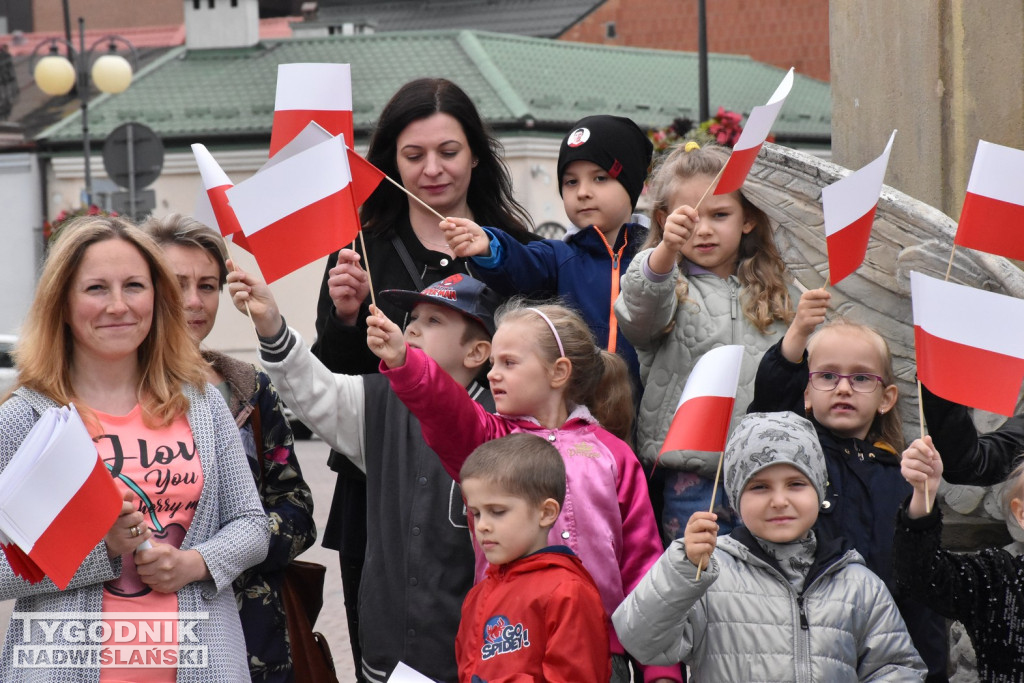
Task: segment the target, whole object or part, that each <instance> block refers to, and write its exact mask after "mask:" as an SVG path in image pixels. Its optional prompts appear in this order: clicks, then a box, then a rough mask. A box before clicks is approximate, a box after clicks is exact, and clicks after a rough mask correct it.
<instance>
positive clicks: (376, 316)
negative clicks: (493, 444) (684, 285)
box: [367, 302, 681, 683]
mask: <svg viewBox="0 0 1024 683" xmlns="http://www.w3.org/2000/svg"><path fill="white" fill-rule="evenodd" d="M371 312H372V315H371V316H370V317H369V318H368V325H369V328H368V332H367V344H368V345H369V347H370V350H371V351H373V352H374V353H375V354H377V355H378V356H379V357H380V358H381V360H382V361H383V362H382V367H381V369H382V371H384V374H385V375H387V377H388V379H389V381H390V382H391V386H392V388H393V389H394V390H395V393H396V394H397V395H398V396H399V398H401V399H402V402H403V403H405V405H406V406H407V407H408V408H409V410H410V411H412V413H413V414H414V415H415V416H416V417H417V418H418V419H419V421H420V424H421V426H422V429H423V437H424V439H425V440H426V442H427V444H428V445H430V447H431V448H433V449H434V451H436V452H437V454H438V455H439V456H440V458H441V461H442V463H443V464H444V467H445V469H446V470H447V471H448V473H449V474H450V475H451V476H452V478H455V479H456V480H457V479H458V474H459V469H460V468H461V467H462V463H463V462H464V461H465V460H466V458H467V457H469V454H470V453H471V452H472V451H473V449H474V448H476V447H477V446H479V445H480V444H482V443H484V442H485V441H489V440H490V439H495V438H498V437H501V436H505V435H506V434H511V433H513V432H529V433H532V434H536V435H537V436H538V437H541V438H544V439H547V440H548V441H549V442H551V443H552V444H553V445H554V446H555V447H556V448H557V449H558V451H559V452H560V453H561V454H562V458H563V460H564V462H565V469H566V480H567V486H566V497H565V504H564V506H563V508H562V514H561V515H560V516H559V518H558V521H557V522H556V523H555V525H554V526H553V527H552V529H551V532H550V535H549V540H550V542H551V543H552V544H553V545H554V544H558V545H566V546H569V547H570V548H571V549H572V551H573V552H574V553H576V554H577V555H578V556H579V557H580V558H581V559H582V560H583V565H584V567H585V568H586V569H587V571H589V572H590V574H591V575H592V576H593V577H594V581H595V583H596V584H597V587H598V590H599V592H600V594H601V600H602V602H603V604H604V608H605V611H606V612H607V613H608V615H609V616H610V615H611V614H612V612H614V611H615V608H616V607H618V606H619V603H621V602H622V600H623V599H624V598H625V596H626V595H627V594H628V593H629V592H630V591H631V590H632V589H633V587H634V586H635V585H636V584H637V583H638V582H639V581H640V579H641V578H642V577H643V576H644V574H645V573H646V571H647V569H648V568H649V567H650V566H651V565H652V564H654V562H655V561H656V560H657V559H658V558H659V557H660V556H661V553H662V550H663V549H662V547H661V541H660V538H659V535H658V529H657V524H656V523H655V520H654V513H653V511H652V510H651V505H650V499H649V497H648V493H647V484H646V482H645V480H644V473H643V470H642V469H641V467H640V464H639V462H638V461H637V459H636V456H635V455H634V454H633V451H632V450H631V449H630V447H629V446H628V445H627V444H626V443H625V441H623V438H627V437H628V435H629V433H630V430H631V427H632V416H633V403H632V396H631V393H630V386H629V379H628V375H627V370H626V365H625V363H624V362H623V361H622V359H621V358H619V357H617V356H616V355H614V354H610V353H608V352H607V351H603V350H601V349H600V348H598V347H597V346H596V345H595V344H594V338H593V335H592V333H591V332H590V329H589V328H588V327H587V325H586V323H585V322H583V320H582V319H581V318H580V317H579V316H578V315H577V314H576V313H574V312H573V311H571V310H570V309H568V308H566V307H564V306H559V305H552V304H548V305H539V306H536V307H531V306H526V305H524V304H523V303H521V302H513V303H511V304H508V305H506V306H505V307H504V308H503V309H502V310H501V311H499V313H498V315H497V316H496V320H497V323H498V329H497V331H496V332H495V334H494V339H493V341H492V346H491V363H492V369H491V371H490V372H489V373H488V375H487V379H488V380H489V381H490V384H491V393H492V395H493V396H494V404H495V408H496V410H497V414H491V413H488V412H487V411H486V410H484V409H482V408H481V407H480V406H479V405H478V404H477V403H476V402H474V401H473V400H472V399H470V398H469V396H468V395H467V394H466V391H465V389H463V388H461V387H459V386H458V384H457V383H456V382H455V381H454V380H452V378H451V376H450V375H448V374H447V373H445V372H444V371H443V370H441V368H440V367H439V366H438V365H437V364H436V363H435V362H434V361H433V360H432V359H431V358H430V357H428V356H427V355H426V354H425V353H423V352H422V351H420V350H419V349H417V348H415V347H413V346H409V345H407V344H406V343H405V340H404V339H403V337H402V333H401V330H399V329H398V326H397V325H395V324H394V323H392V322H391V321H390V320H388V319H387V318H386V317H384V316H383V315H382V314H381V313H380V312H379V310H377V309H371ZM414 313H415V312H414ZM438 324H443V321H438ZM602 425H605V427H607V429H606V428H605V427H602ZM476 551H477V555H476V556H477V579H478V580H479V579H480V578H481V577H482V576H483V572H484V570H485V569H486V564H487V563H486V560H485V559H484V558H483V553H482V552H480V549H479V548H476ZM610 646H611V652H612V653H613V657H612V663H613V676H612V680H613V681H619V680H622V681H628V680H629V672H628V666H627V663H626V659H625V655H624V650H623V648H622V645H621V644H620V643H619V640H618V637H617V636H616V635H615V634H614V632H612V633H611V642H610ZM644 679H645V680H646V681H648V682H649V683H650V682H651V681H662V680H671V681H679V680H681V675H680V670H679V667H678V666H676V667H647V668H646V670H645V672H644Z"/></svg>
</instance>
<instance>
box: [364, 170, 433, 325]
mask: <svg viewBox="0 0 1024 683" xmlns="http://www.w3.org/2000/svg"><path fill="white" fill-rule="evenodd" d="M388 180H391V179H390V178H388ZM391 182H394V181H393V180H392V181H391ZM395 184H396V185H397V184H398V183H395ZM398 186H399V187H402V186H401V185H398ZM402 189H403V190H404V189H405V188H402ZM409 196H410V197H411V196H412V195H409ZM423 206H427V205H426V204H424V205H423ZM427 208H430V207H427ZM442 220H443V219H442ZM359 245H360V246H361V247H362V248H363V259H365V263H366V268H364V269H363V270H365V271H366V282H367V283H368V284H369V285H370V303H371V304H373V307H374V308H376V307H377V297H376V296H375V295H374V293H373V277H372V276H371V275H370V255H369V254H368V253H367V252H366V240H364V239H363V231H362V228H360V230H359Z"/></svg>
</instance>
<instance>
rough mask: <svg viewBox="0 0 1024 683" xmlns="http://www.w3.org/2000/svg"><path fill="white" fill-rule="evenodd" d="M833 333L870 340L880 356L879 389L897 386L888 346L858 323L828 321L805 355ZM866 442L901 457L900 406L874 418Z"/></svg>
mask: <svg viewBox="0 0 1024 683" xmlns="http://www.w3.org/2000/svg"><path fill="white" fill-rule="evenodd" d="M828 332H833V333H835V334H839V335H844V334H845V335H849V334H850V333H851V332H852V333H860V334H863V335H864V336H865V337H867V338H868V339H870V340H871V342H872V343H873V344H874V346H875V348H876V349H877V350H878V353H879V356H880V358H879V360H880V361H881V362H882V367H881V370H882V372H881V376H882V386H883V387H888V386H890V385H893V384H895V383H896V373H895V372H893V369H892V351H890V350H889V343H888V342H887V341H885V337H883V336H882V335H881V334H880V333H879V332H878V330H876V329H875V328H873V327H871V326H869V325H864V324H861V323H856V322H853V321H852V320H848V319H846V318H843V317H841V316H840V317H836V318H833V319H832V320H829V321H828V322H826V323H825V324H823V325H822V326H821V327H819V328H818V329H817V331H816V332H815V333H814V334H812V335H811V338H810V339H809V340H808V341H807V352H808V355H809V354H810V353H811V351H812V349H813V346H814V343H815V341H816V340H817V339H820V338H821V335H822V334H825V333H828ZM865 441H868V442H869V443H874V444H881V445H887V446H889V447H890V448H891V449H892V450H893V452H894V453H902V452H903V449H904V448H906V437H904V435H903V417H902V416H901V415H900V411H899V406H898V405H896V406H893V409H892V410H887V411H885V413H882V414H877V413H876V414H875V418H874V419H873V420H872V421H871V426H870V427H868V434H867V436H866V437H865Z"/></svg>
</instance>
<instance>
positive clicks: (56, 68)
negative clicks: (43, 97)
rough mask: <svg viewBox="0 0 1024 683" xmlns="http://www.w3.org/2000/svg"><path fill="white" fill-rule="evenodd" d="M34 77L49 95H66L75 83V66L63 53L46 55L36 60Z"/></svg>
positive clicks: (37, 83) (40, 87)
mask: <svg viewBox="0 0 1024 683" xmlns="http://www.w3.org/2000/svg"><path fill="white" fill-rule="evenodd" d="M32 78H34V79H35V82H36V85H38V86H39V89H40V90H42V91H43V92H44V93H46V94H47V95H66V94H68V93H69V92H71V88H72V87H73V86H74V85H75V67H73V66H71V62H69V61H68V60H67V59H65V58H64V57H62V56H61V55H46V56H45V57H43V58H42V59H40V60H39V61H38V62H36V68H35V70H34V71H33V72H32Z"/></svg>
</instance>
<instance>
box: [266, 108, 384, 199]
mask: <svg viewBox="0 0 1024 683" xmlns="http://www.w3.org/2000/svg"><path fill="white" fill-rule="evenodd" d="M332 137H334V136H333V135H331V134H330V133H329V132H328V131H327V130H326V129H325V128H324V127H323V126H321V125H320V124H318V123H317V122H316V121H310V122H309V123H308V124H306V127H305V128H303V129H302V131H300V132H299V134H298V135H296V136H295V137H294V138H292V139H291V141H290V142H289V143H288V144H287V145H285V146H284V147H282V148H281V149H280V151H278V153H277V154H275V155H274V156H273V157H271V158H270V160H269V161H267V163H265V164H264V165H263V166H262V167H261V168H260V171H263V170H266V169H268V168H271V167H273V166H276V165H277V164H279V163H280V162H282V161H284V160H285V159H290V158H291V157H293V156H295V155H296V154H299V153H301V152H304V151H306V150H307V149H310V148H311V147H314V146H316V145H319V144H320V143H321V142H326V141H327V140H330V139H331V138H332ZM345 150H346V151H347V152H348V167H349V171H350V172H351V173H352V198H353V200H354V201H355V205H356V207H359V206H362V205H363V202H365V201H366V200H367V199H369V197H370V195H371V194H373V191H374V190H376V189H377V186H378V185H380V184H381V182H382V181H383V180H384V179H385V178H387V175H385V174H384V171H382V170H380V169H379V168H377V167H376V166H374V165H373V164H371V163H370V162H369V161H367V160H366V159H364V158H363V157H361V156H360V155H359V154H358V153H357V152H356V151H355V150H353V149H352V148H351V147H349V146H348V145H347V144H346V145H345Z"/></svg>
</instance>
